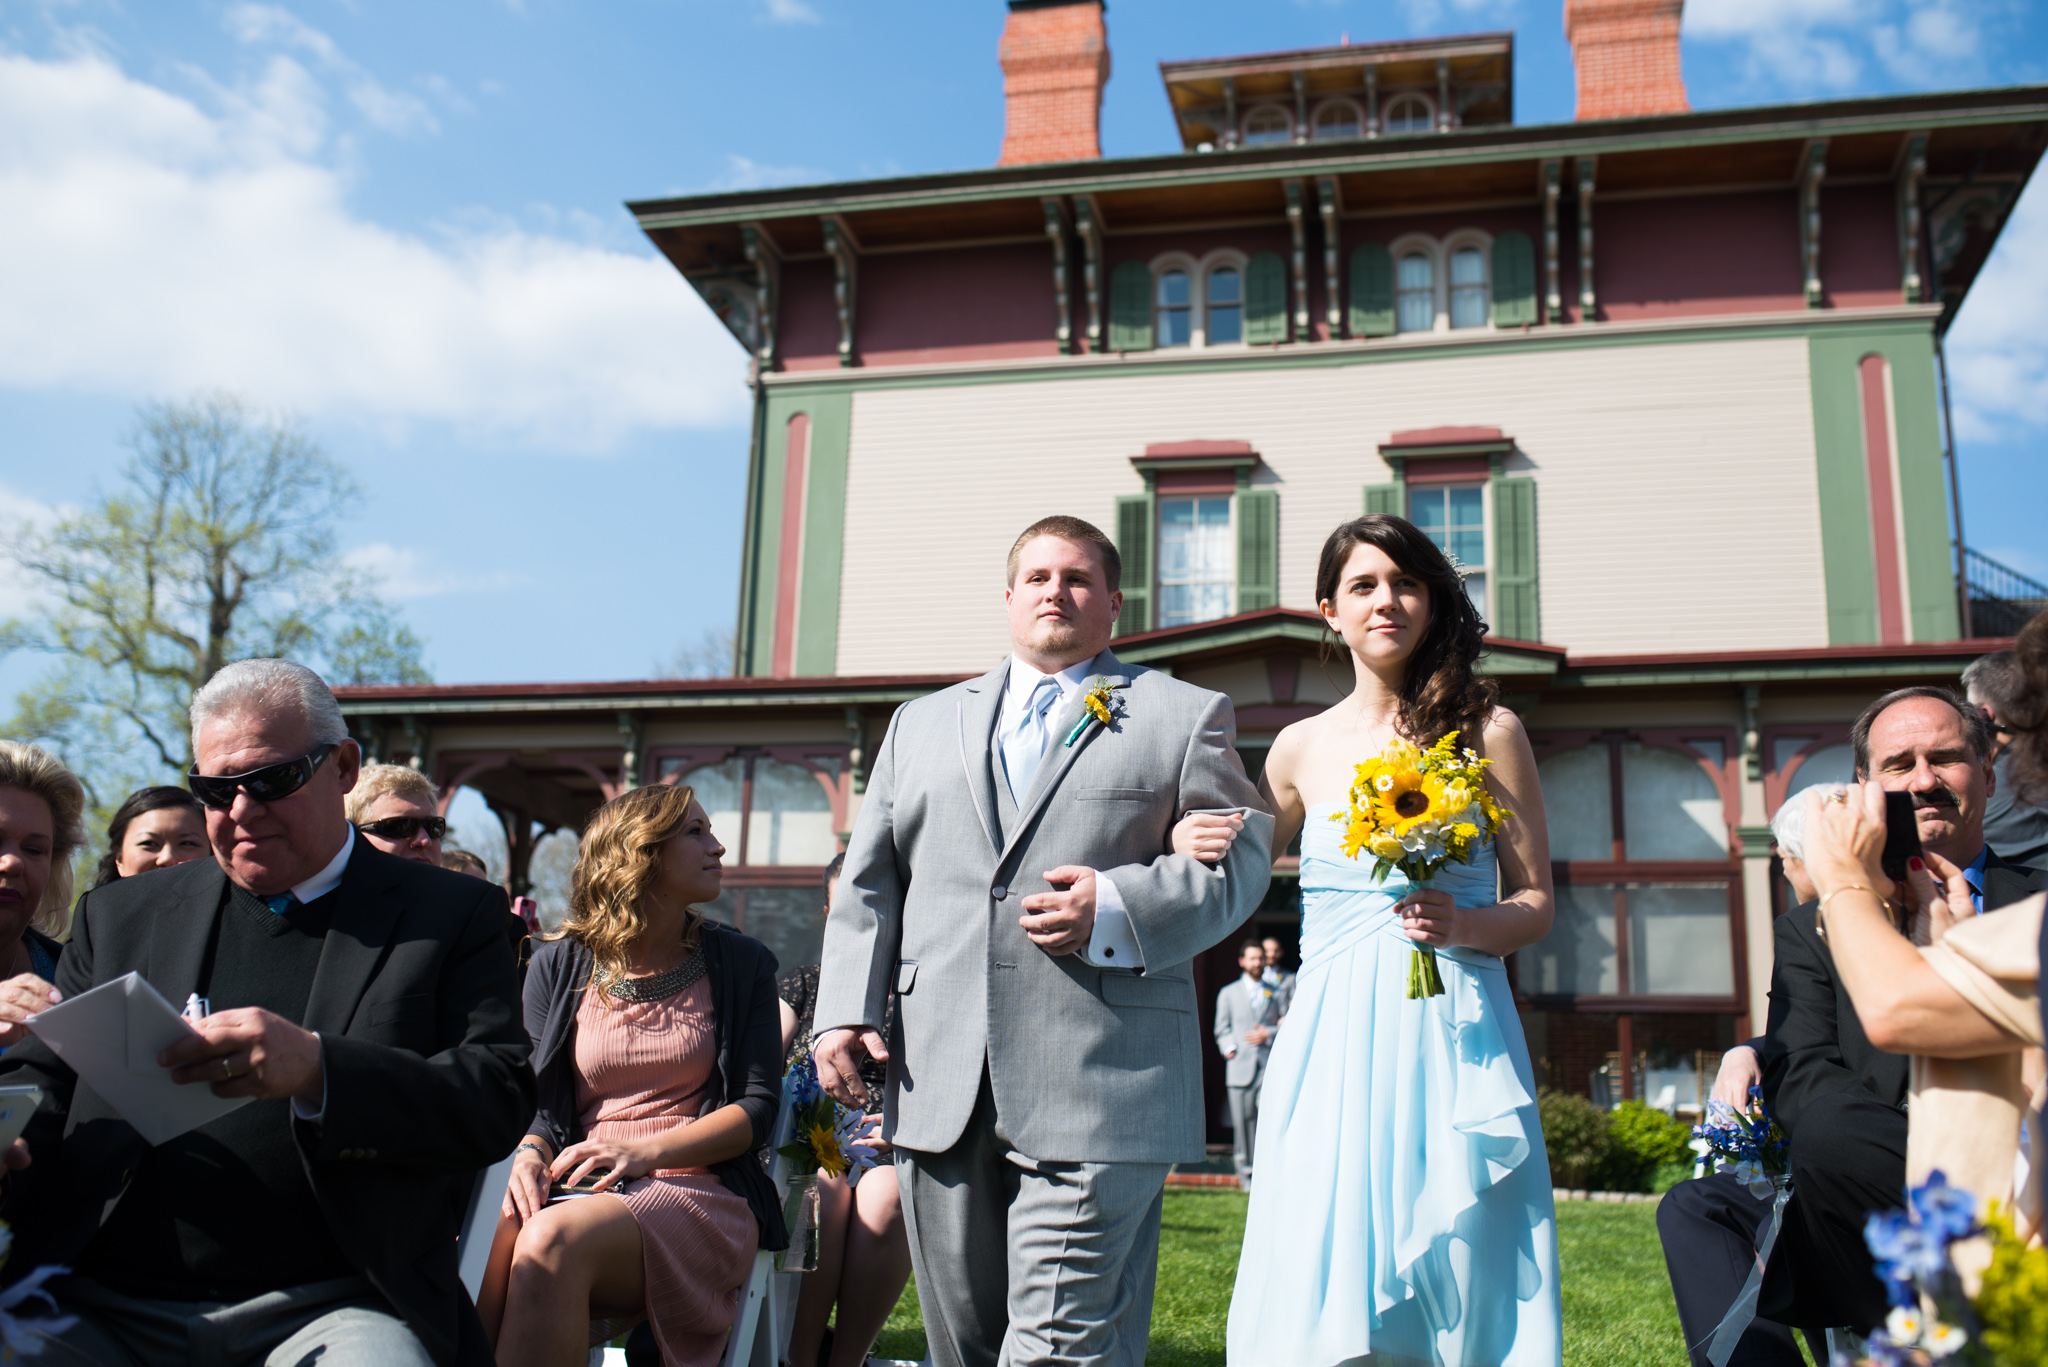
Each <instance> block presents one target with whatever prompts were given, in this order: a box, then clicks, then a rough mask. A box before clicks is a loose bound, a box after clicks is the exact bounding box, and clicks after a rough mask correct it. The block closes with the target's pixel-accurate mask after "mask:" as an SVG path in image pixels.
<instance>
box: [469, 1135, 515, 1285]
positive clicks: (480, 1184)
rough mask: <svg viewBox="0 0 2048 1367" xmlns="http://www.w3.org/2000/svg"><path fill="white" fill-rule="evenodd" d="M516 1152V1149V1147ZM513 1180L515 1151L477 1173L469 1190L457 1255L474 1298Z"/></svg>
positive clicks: (482, 1279) (482, 1280) (481, 1282)
mask: <svg viewBox="0 0 2048 1367" xmlns="http://www.w3.org/2000/svg"><path fill="white" fill-rule="evenodd" d="M515 1152H516V1150H515ZM511 1181H512V1154H509V1153H508V1154H506V1155H505V1156H504V1157H503V1158H500V1159H499V1160H498V1161H497V1162H495V1163H493V1164H491V1166H489V1167H488V1168H485V1169H484V1170H483V1171H482V1172H480V1173H478V1174H477V1175H476V1184H475V1185H474V1186H472V1187H471V1188H470V1191H469V1213H468V1214H466V1215H464V1216H463V1217H462V1233H461V1234H460V1235H458V1236H457V1237H456V1240H455V1257H456V1261H457V1263H458V1264H459V1265H460V1267H461V1269H462V1273H461V1275H462V1284H463V1285H464V1286H466V1287H468V1288H469V1298H470V1299H471V1300H472V1301H473V1300H475V1299H476V1298H477V1296H478V1295H479V1294H480V1293H481V1291H482V1288H483V1284H484V1265H485V1264H486V1263H488V1262H489V1261H490V1258H491V1240H492V1238H493V1237H495V1236H496V1234H497V1232H498V1208H499V1207H500V1206H501V1205H503V1204H504V1202H505V1188H506V1187H507V1186H509V1185H510V1184H511Z"/></svg>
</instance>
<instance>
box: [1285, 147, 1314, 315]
mask: <svg viewBox="0 0 2048 1367" xmlns="http://www.w3.org/2000/svg"><path fill="white" fill-rule="evenodd" d="M1281 188H1282V189H1284V190H1286V192H1287V231H1288V233H1289V234H1290V235H1291V236H1292V237H1293V239H1294V340H1295V341H1297V342H1306V341H1308V340H1309V330H1308V234H1307V225H1305V224H1304V223H1303V222H1302V217H1301V214H1302V206H1301V190H1302V185H1301V182H1300V181H1298V180H1288V181H1282V182H1281Z"/></svg>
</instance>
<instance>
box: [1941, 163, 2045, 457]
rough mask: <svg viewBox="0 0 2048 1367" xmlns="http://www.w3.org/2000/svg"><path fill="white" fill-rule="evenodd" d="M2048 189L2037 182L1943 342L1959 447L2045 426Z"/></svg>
mask: <svg viewBox="0 0 2048 1367" xmlns="http://www.w3.org/2000/svg"><path fill="white" fill-rule="evenodd" d="M2042 242H2048V184H2044V181H2043V179H2042V178H2041V177H2039V176H2036V177H2035V178H2034V181H2033V183H2032V184H2031V185H2029V186H2028V187H2027V190H2026V192H2025V193H2024V194H2022V195H2021V196H2020V202H2019V203H2018V204H2017V205H2016V206H2014V208H2013V212H2012V216H2011V218H2010V219H2009V220H2008V221H2007V222H2006V225H2005V229H2004V231H2003V232H2001V233H2000V234H1999V237H1998V246H1997V248H1996V249H1995V250H1993V252H1992V253H1991V259H1990V260H1989V261H1987V262H1985V263H1984V269H1983V271H1982V272H1981V273H1980V274H1979V275H1978V276H1977V279H1976V282H1975V283H1974V284H1972V285H1971V286H1970V297H1969V298H1968V299H1966V300H1964V302H1963V307H1962V311H1961V312H1960V313H1958V314H1957V315H1956V320H1955V325H1954V326H1953V327H1952V328H1951V329H1950V330H1949V335H1948V342H1947V346H1948V363H1949V375H1950V380H1951V383H1952V385H1953V386H1954V398H1955V413H1956V439H1957V441H1958V442H1971V441H1989V442H2000V441H2006V440H2010V439H2011V438H2012V437H2013V436H2015V435H2017V434H2019V433H2021V432H2031V433H2035V434H2039V433H2040V432H2041V431H2042V430H2043V428H2044V425H2048V334H2044V333H2043V332H2042V330H2041V319H2042V318H2043V317H2048V257H2044V256H2043V255H2042V253H2041V252H2040V250H2039V246H2040V244H2041V243H2042Z"/></svg>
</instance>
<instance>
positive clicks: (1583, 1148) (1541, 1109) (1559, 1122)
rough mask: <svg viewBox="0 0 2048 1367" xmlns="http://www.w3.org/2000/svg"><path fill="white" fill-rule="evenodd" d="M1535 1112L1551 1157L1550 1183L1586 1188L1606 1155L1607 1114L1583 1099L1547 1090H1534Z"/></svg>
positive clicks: (1545, 1146) (1546, 1088) (1547, 1088)
mask: <svg viewBox="0 0 2048 1367" xmlns="http://www.w3.org/2000/svg"><path fill="white" fill-rule="evenodd" d="M1536 1113H1537V1116H1538V1118H1539V1119H1540V1121H1541V1122H1542V1125H1543V1147H1544V1148H1545V1149H1546V1150H1547V1151H1548V1152H1549V1155H1550V1184H1551V1185H1552V1186H1554V1187H1566V1188H1580V1187H1585V1186H1587V1185H1589V1184H1590V1183H1591V1180H1592V1178H1593V1175H1594V1173H1595V1172H1596V1171H1597V1170H1598V1169H1599V1167H1600V1163H1601V1160H1602V1158H1603V1157H1604V1156H1605V1155H1606V1152H1607V1113H1606V1112H1605V1111H1602V1110H1601V1109H1600V1108H1599V1107H1598V1106H1595V1105H1594V1104H1593V1103H1592V1102H1591V1101H1588V1100H1587V1099H1586V1098H1585V1097H1582V1096H1574V1095H1572V1094H1571V1093H1570V1092H1560V1091H1556V1090H1554V1089H1552V1088H1549V1087H1539V1088H1538V1089H1537V1090H1536Z"/></svg>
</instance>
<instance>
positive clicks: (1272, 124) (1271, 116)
mask: <svg viewBox="0 0 2048 1367" xmlns="http://www.w3.org/2000/svg"><path fill="white" fill-rule="evenodd" d="M1293 140H1294V120H1293V119H1292V118H1289V117H1288V114H1287V111H1286V110H1284V109H1282V108H1281V107H1280V106H1279V105H1277V104H1262V105H1260V106H1259V107H1258V108H1257V109H1254V110H1253V111H1252V112H1251V113H1249V114H1247V115H1245V119H1244V145H1245V146H1247V147H1262V146H1266V145H1268V144H1271V143H1276V142H1291V141H1293Z"/></svg>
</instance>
